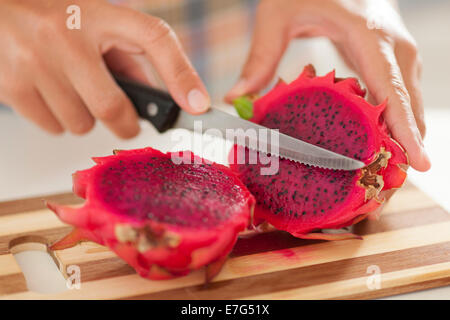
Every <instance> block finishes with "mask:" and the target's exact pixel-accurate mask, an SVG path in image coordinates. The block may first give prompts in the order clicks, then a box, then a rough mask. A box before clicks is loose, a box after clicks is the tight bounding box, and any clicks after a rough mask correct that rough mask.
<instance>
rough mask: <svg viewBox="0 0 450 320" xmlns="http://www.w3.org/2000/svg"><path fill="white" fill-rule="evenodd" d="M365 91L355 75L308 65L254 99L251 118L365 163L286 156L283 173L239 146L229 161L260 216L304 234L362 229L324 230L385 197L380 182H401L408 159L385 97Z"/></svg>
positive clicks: (361, 213) (353, 218) (385, 185)
mask: <svg viewBox="0 0 450 320" xmlns="http://www.w3.org/2000/svg"><path fill="white" fill-rule="evenodd" d="M364 95H365V91H364V90H362V89H361V87H360V86H359V84H358V81H357V80H356V79H354V78H347V79H339V78H335V75H334V72H330V73H329V74H327V75H326V76H324V77H317V76H316V74H315V70H314V68H313V67H312V66H311V65H309V66H307V67H305V69H304V70H303V72H302V74H301V75H300V76H299V77H298V78H297V79H296V80H295V81H293V82H292V83H290V84H286V83H284V82H281V81H280V82H279V83H278V84H277V85H276V86H275V88H273V89H272V90H271V91H270V92H268V93H267V94H266V95H264V96H263V97H261V98H259V99H257V100H256V101H254V105H253V110H252V111H253V115H252V117H251V119H250V120H251V121H254V122H256V123H259V124H262V125H264V126H266V127H269V128H277V129H279V130H280V132H282V133H285V134H288V135H290V136H292V137H295V138H301V139H302V140H304V141H307V142H309V143H312V144H314V145H317V146H321V147H324V148H326V149H329V150H332V151H334V152H337V153H340V154H343V155H346V156H348V157H352V158H355V159H358V160H360V161H363V162H364V163H365V164H366V165H367V166H366V167H364V168H363V169H360V170H355V171H338V170H328V169H321V168H317V167H311V166H306V165H302V164H300V163H296V162H293V161H290V160H286V159H280V162H279V170H278V172H277V174H275V175H261V174H260V169H261V167H264V165H263V164H262V162H258V163H256V164H249V163H248V162H247V163H245V164H239V162H237V159H247V161H248V159H254V157H255V156H256V155H254V154H253V155H251V156H252V157H251V158H249V157H250V153H253V152H256V151H252V150H248V149H244V148H242V147H239V146H234V149H233V150H232V152H231V153H230V159H229V160H230V166H231V169H232V170H234V171H235V172H236V173H237V174H238V175H239V177H240V178H241V180H242V181H243V182H244V184H245V185H246V186H247V187H248V188H249V190H250V191H251V192H252V194H253V195H254V196H255V198H256V200H257V205H256V208H255V214H254V218H255V223H260V222H262V221H266V222H268V223H269V224H271V225H273V226H275V227H276V228H278V229H282V230H286V231H288V232H290V233H291V234H293V235H294V236H296V237H300V238H309V239H330V240H331V239H347V238H352V237H357V236H355V235H353V234H351V233H344V234H334V233H333V234H329V233H324V232H321V230H322V229H338V228H342V227H345V226H349V225H352V224H354V223H356V222H358V221H360V220H362V219H363V218H365V217H366V216H367V215H368V214H370V213H371V212H373V211H374V210H375V209H377V208H378V207H379V206H380V204H381V203H382V202H383V201H384V198H383V196H382V194H380V192H381V191H382V190H389V189H393V188H399V187H400V186H401V185H402V184H403V182H404V180H405V178H406V171H405V170H406V167H407V164H408V160H407V156H406V154H405V152H404V150H403V148H402V147H401V146H400V145H399V144H398V143H397V142H396V141H394V140H393V139H392V138H391V137H390V135H389V132H388V130H387V127H386V125H385V123H384V121H383V117H382V112H383V110H384V109H385V106H386V104H385V103H383V104H381V105H379V106H373V105H371V104H370V103H368V102H367V101H366V100H364ZM246 106H247V107H248V103H247V105H246ZM248 111H249V110H246V112H245V113H246V114H251V112H248ZM241 114H242V112H241ZM244 153H245V154H244ZM243 156H245V158H243ZM265 163H267V162H265Z"/></svg>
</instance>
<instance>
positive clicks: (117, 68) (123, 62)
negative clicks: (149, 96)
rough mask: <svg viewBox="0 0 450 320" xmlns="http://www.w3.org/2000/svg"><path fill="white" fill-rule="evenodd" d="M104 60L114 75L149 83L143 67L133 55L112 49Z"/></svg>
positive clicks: (104, 56) (105, 55)
mask: <svg viewBox="0 0 450 320" xmlns="http://www.w3.org/2000/svg"><path fill="white" fill-rule="evenodd" d="M103 59H104V60H105V62H106V64H107V65H108V68H109V69H110V70H111V71H113V72H114V73H116V74H119V75H122V76H125V77H127V78H130V79H133V80H136V81H138V82H141V83H147V84H148V82H149V81H148V79H147V76H146V75H145V72H144V70H143V68H142V66H141V65H140V64H139V62H138V61H136V59H134V57H133V56H132V55H130V54H128V53H126V52H123V51H121V50H117V49H112V50H110V51H108V52H107V53H106V54H104V55H103Z"/></svg>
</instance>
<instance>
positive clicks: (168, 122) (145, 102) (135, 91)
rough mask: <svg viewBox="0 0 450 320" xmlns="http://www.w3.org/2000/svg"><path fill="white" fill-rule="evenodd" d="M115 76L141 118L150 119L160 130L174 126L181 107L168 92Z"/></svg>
mask: <svg viewBox="0 0 450 320" xmlns="http://www.w3.org/2000/svg"><path fill="white" fill-rule="evenodd" d="M114 78H115V79H116V82H117V84H118V85H119V86H120V87H121V88H122V90H123V91H124V92H125V93H126V94H127V96H128V97H129V98H130V100H131V102H132V103H133V105H134V107H135V109H136V111H137V113H138V115H139V117H140V118H142V119H146V120H148V121H150V122H151V123H152V124H153V126H154V127H155V128H156V129H157V130H158V131H159V132H164V131H166V130H168V129H170V128H171V127H172V126H173V124H174V123H175V121H176V120H177V118H178V114H179V113H180V107H179V106H178V105H177V103H176V102H175V101H174V100H173V99H172V97H171V96H170V95H169V94H168V93H167V92H164V91H161V90H158V89H154V88H151V87H148V86H145V85H142V84H139V83H137V82H134V81H132V80H129V79H125V78H122V77H120V76H114Z"/></svg>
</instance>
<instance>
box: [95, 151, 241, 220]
mask: <svg viewBox="0 0 450 320" xmlns="http://www.w3.org/2000/svg"><path fill="white" fill-rule="evenodd" d="M94 179H97V180H96V181H98V183H94V185H95V186H96V189H95V190H92V191H94V192H95V194H96V195H97V196H98V197H97V199H96V201H100V202H102V203H103V205H104V206H105V208H107V209H108V211H110V212H113V213H115V214H119V215H126V216H128V217H131V218H132V219H135V220H137V221H143V220H145V219H151V220H154V221H158V222H163V223H169V224H174V225H179V226H184V227H195V228H211V227H216V226H217V225H219V224H221V223H222V222H224V221H226V220H228V219H230V218H231V217H232V216H233V215H234V214H235V213H236V212H240V210H241V209H240V208H242V206H243V204H244V203H245V201H246V199H245V198H244V195H243V194H244V193H243V192H242V188H241V187H239V186H237V185H236V184H235V183H234V181H233V179H232V177H230V176H229V175H227V174H225V173H224V172H222V171H221V170H219V169H218V168H217V167H215V166H214V165H211V164H179V165H178V164H174V163H173V162H172V161H171V159H170V157H156V156H153V155H151V154H150V155H146V154H137V155H134V156H127V158H126V160H120V159H117V160H111V161H108V162H107V163H104V164H103V165H101V166H100V167H99V168H98V169H97V171H96V173H95V178H94ZM111 186H113V187H111ZM174 199H177V201H174Z"/></svg>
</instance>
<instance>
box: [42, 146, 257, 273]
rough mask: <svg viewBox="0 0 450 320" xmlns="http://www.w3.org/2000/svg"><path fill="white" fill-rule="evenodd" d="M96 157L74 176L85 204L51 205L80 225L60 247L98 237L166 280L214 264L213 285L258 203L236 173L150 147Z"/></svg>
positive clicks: (140, 268) (65, 218) (57, 247)
mask: <svg viewBox="0 0 450 320" xmlns="http://www.w3.org/2000/svg"><path fill="white" fill-rule="evenodd" d="M180 157H182V158H180ZM173 159H176V160H177V161H172V160H173ZM93 160H94V161H95V162H96V163H97V164H96V165H95V166H94V167H92V168H90V169H87V170H84V171H78V172H76V173H75V174H74V175H73V182H74V187H73V189H74V192H75V193H76V194H77V195H78V196H80V197H83V198H85V199H86V202H85V204H84V206H83V207H81V208H72V207H64V206H58V205H56V204H53V203H48V204H47V205H48V207H49V208H50V209H52V210H53V211H54V212H55V213H56V214H57V215H58V216H59V218H60V219H61V220H62V221H64V222H66V223H68V224H71V225H74V226H75V229H74V231H73V232H72V233H70V234H69V235H68V236H66V237H65V238H63V239H62V240H60V241H58V242H56V243H55V244H53V246H52V249H53V250H60V249H64V248H68V247H72V246H74V245H75V244H77V243H78V242H79V241H82V240H91V241H94V242H97V243H99V244H102V245H105V246H108V247H109V248H111V249H112V250H113V251H114V252H115V253H116V254H117V255H118V256H119V257H121V258H122V259H124V260H125V261H126V262H127V263H128V264H130V265H131V266H132V267H133V268H134V269H136V271H137V272H138V273H139V274H140V275H141V276H142V277H145V278H150V279H167V278H172V277H176V276H182V275H185V274H187V273H189V271H190V270H194V269H198V268H200V267H202V266H206V265H207V266H208V267H207V269H206V277H207V280H210V279H211V278H212V277H213V276H214V275H215V274H217V272H218V271H219V270H220V267H221V266H222V264H223V262H224V261H225V259H226V257H227V255H228V253H229V252H230V251H231V249H232V247H233V245H234V243H235V242H236V239H237V234H238V233H239V232H240V231H242V230H244V229H245V228H246V227H247V225H248V224H249V219H250V215H251V213H252V210H253V206H254V202H255V200H254V198H253V196H252V195H251V194H250V192H249V191H248V190H247V188H246V187H245V186H244V185H243V184H242V182H241V181H240V180H239V179H238V178H237V177H236V176H235V174H234V173H232V172H231V170H230V169H229V168H227V167H225V166H222V165H219V164H216V163H212V162H209V161H207V160H204V159H201V158H199V157H196V156H195V155H193V154H192V153H191V152H181V153H166V154H164V153H161V152H160V151H158V150H155V149H152V148H145V149H138V150H130V151H116V152H115V155H113V156H108V157H102V158H94V159H93ZM180 160H181V161H180ZM180 162H181V163H180ZM176 163H180V164H176Z"/></svg>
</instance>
